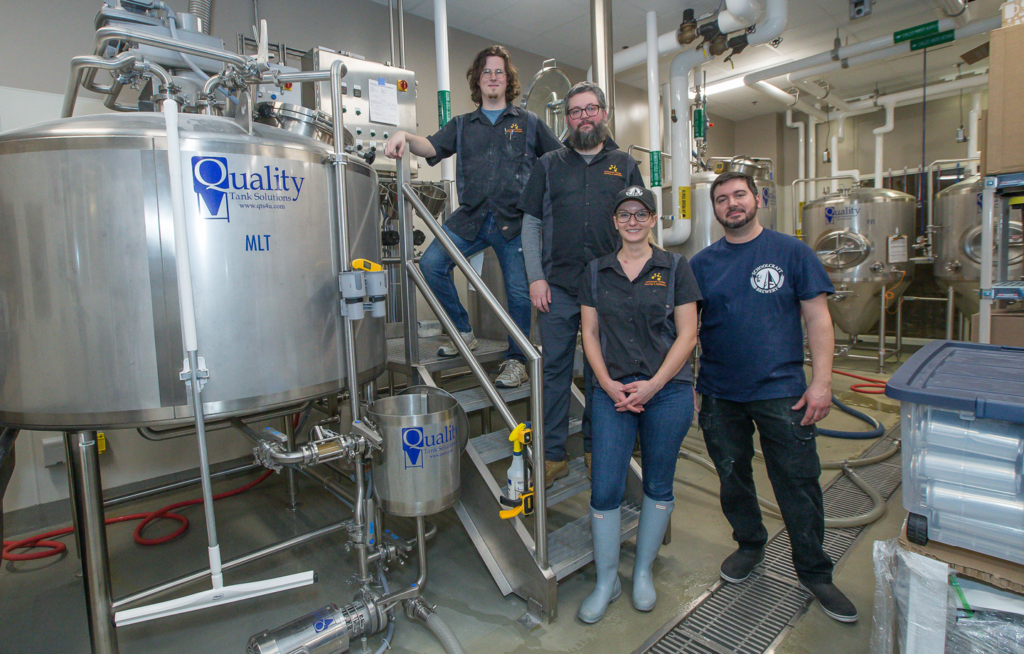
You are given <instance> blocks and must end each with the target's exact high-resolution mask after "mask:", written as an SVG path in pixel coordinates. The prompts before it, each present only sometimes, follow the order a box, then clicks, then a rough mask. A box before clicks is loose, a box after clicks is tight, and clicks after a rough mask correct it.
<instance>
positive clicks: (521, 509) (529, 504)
mask: <svg viewBox="0 0 1024 654" xmlns="http://www.w3.org/2000/svg"><path fill="white" fill-rule="evenodd" d="M533 498H534V495H533V488H532V487H531V488H530V490H529V491H527V492H525V493H523V494H522V495H521V496H520V497H519V500H520V503H519V505H518V506H516V507H515V508H512V509H504V510H502V511H500V512H498V515H500V516H501V517H502V519H504V520H508V519H509V518H514V517H516V516H517V515H519V514H520V513H522V514H523V515H524V516H528V515H532V514H533V509H534V501H533ZM507 502H508V500H505V498H502V504H505V503H507Z"/></svg>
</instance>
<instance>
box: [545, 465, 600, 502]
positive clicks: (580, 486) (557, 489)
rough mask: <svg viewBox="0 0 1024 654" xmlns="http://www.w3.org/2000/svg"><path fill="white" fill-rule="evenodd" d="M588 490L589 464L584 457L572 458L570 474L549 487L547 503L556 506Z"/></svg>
mask: <svg viewBox="0 0 1024 654" xmlns="http://www.w3.org/2000/svg"><path fill="white" fill-rule="evenodd" d="M588 490H590V479H588V478H587V464H586V463H585V462H584V461H583V457H579V458H577V459H571V460H570V461H569V474H568V475H566V476H565V477H562V478H561V479H556V480H555V483H554V484H552V485H551V488H549V489H548V492H547V496H546V501H545V503H546V504H547V506H549V507H550V506H554V505H556V504H558V503H559V502H564V501H565V500H567V499H569V498H570V497H573V496H575V495H579V494H580V493H582V492H583V491H588Z"/></svg>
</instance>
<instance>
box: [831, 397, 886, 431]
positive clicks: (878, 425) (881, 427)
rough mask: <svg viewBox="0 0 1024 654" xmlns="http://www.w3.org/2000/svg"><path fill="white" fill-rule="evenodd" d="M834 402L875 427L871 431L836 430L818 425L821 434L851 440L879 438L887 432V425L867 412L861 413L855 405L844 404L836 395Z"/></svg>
mask: <svg viewBox="0 0 1024 654" xmlns="http://www.w3.org/2000/svg"><path fill="white" fill-rule="evenodd" d="M832 404H835V405H836V406H837V407H839V409H840V410H841V411H843V412H844V413H848V414H849V415H851V416H853V417H854V418H857V419H858V420H862V421H864V422H866V423H868V424H869V425H872V426H873V427H874V429H872V430H871V431H835V430H833V429H825V428H823V427H818V433H819V434H821V435H822V436H831V437H832V438H846V439H851V440H867V439H870V438H878V437H879V436H881V435H882V434H884V433H885V426H884V425H882V423H880V422H878V421H877V420H875V419H874V418H872V417H871V416H869V415H867V414H866V413H861V412H860V411H858V410H857V409H854V408H853V407H850V406H847V405H846V404H843V403H842V402H841V401H839V398H838V397H836V396H835V395H833V396H832Z"/></svg>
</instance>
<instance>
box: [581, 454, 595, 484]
mask: <svg viewBox="0 0 1024 654" xmlns="http://www.w3.org/2000/svg"><path fill="white" fill-rule="evenodd" d="M592 458H593V456H592V455H591V453H590V452H584V453H583V461H584V462H585V463H586V464H587V479H593V478H594V476H593V473H592V472H591V471H590V460H591V459H592Z"/></svg>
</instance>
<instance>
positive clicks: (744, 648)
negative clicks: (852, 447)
mask: <svg viewBox="0 0 1024 654" xmlns="http://www.w3.org/2000/svg"><path fill="white" fill-rule="evenodd" d="M897 431H898V427H894V428H893V429H892V430H890V431H889V433H888V434H886V435H885V436H884V437H882V438H881V439H879V440H878V442H876V443H875V444H874V445H872V446H871V447H870V448H868V450H867V451H866V452H864V454H862V455H861V458H869V457H872V456H875V455H876V454H881V453H882V452H884V451H886V450H888V449H889V448H891V447H892V445H893V443H894V442H895V441H896V440H897V438H895V437H894V434H896V433H897ZM900 461H901V459H900V456H899V453H898V452H897V453H896V454H894V455H893V456H892V457H890V458H889V459H887V460H886V461H884V462H881V463H874V464H871V465H867V466H864V467H861V468H856V469H855V471H856V473H857V474H858V475H859V476H860V477H861V478H862V479H863V480H864V481H866V482H867V483H868V484H870V485H871V486H872V487H873V488H875V490H877V491H878V492H879V494H880V495H881V496H882V498H883V499H885V500H888V499H889V498H890V497H891V496H892V495H893V493H895V492H896V490H897V489H898V488H899V486H900V482H901V481H902V467H901V465H900ZM824 505H825V516H826V517H828V518H842V517H848V516H854V515H858V514H861V513H865V512H867V511H868V510H870V509H871V500H870V498H868V496H867V495H865V494H864V493H863V491H861V490H860V489H859V488H857V487H856V486H855V485H854V484H853V482H851V481H850V480H849V478H848V477H847V476H846V475H840V476H839V477H837V478H836V479H835V480H834V481H833V482H832V483H830V484H829V485H828V486H827V487H826V488H825V489H824ZM863 530H864V527H853V528H847V529H826V530H825V543H824V546H825V551H826V552H828V554H829V556H831V557H832V560H833V561H835V562H836V563H837V564H838V563H839V561H841V560H842V559H843V557H844V556H845V555H846V553H847V552H848V551H849V549H850V547H852V546H853V544H854V542H856V540H857V538H858V537H859V536H860V534H861V532H862V531H863ZM811 601H812V598H811V596H810V594H809V593H807V591H805V590H803V588H801V587H800V586H799V583H798V582H797V578H796V572H795V571H794V570H793V563H792V558H791V550H790V542H789V534H788V533H787V532H786V530H785V529H782V530H780V531H779V532H777V533H776V534H775V535H774V536H773V537H772V538H771V539H770V540H769V541H768V545H767V547H766V548H765V561H764V564H763V567H762V566H759V567H758V568H757V569H756V570H755V571H754V572H753V573H752V574H751V576H750V579H748V580H747V581H745V582H743V583H741V584H727V583H725V582H722V581H719V582H717V583H716V584H715V585H714V586H712V587H711V588H710V589H709V590H708V591H707V592H706V593H704V594H703V595H701V596H700V597H699V598H697V599H696V600H695V601H694V602H693V603H692V604H690V605H689V606H688V607H686V609H684V610H683V612H682V613H680V614H679V615H678V616H677V617H676V618H674V619H673V620H672V621H671V622H669V624H667V625H666V626H664V627H662V628H661V629H660V630H658V632H657V633H655V634H654V635H653V636H651V638H649V639H648V640H647V642H646V643H644V644H643V645H641V646H640V648H639V649H637V650H636V652H635V654H639V653H643V654H647V653H651V654H764V653H765V652H769V651H772V650H773V648H774V646H775V645H776V644H777V643H778V642H779V641H780V640H781V638H782V637H783V636H784V635H785V633H786V632H787V631H788V629H789V628H790V626H791V625H792V624H793V621H794V620H795V619H796V618H797V617H799V615H800V614H801V613H803V611H804V610H806V608H807V607H808V606H809V605H810V603H811Z"/></svg>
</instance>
